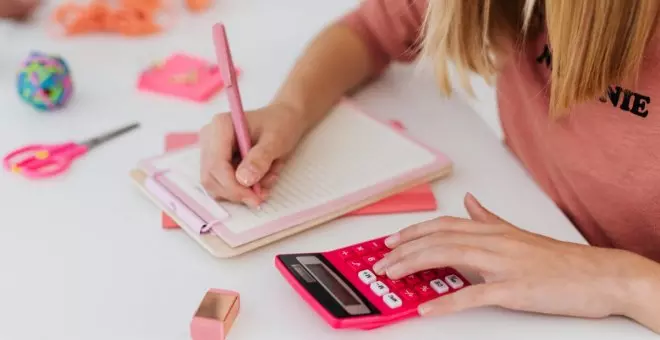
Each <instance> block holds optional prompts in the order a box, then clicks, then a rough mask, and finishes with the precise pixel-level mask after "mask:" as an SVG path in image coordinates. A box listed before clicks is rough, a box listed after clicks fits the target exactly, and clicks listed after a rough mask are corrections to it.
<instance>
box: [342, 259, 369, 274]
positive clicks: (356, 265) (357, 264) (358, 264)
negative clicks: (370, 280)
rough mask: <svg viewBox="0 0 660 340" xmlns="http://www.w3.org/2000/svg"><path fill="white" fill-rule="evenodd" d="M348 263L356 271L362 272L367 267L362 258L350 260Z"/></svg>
mask: <svg viewBox="0 0 660 340" xmlns="http://www.w3.org/2000/svg"><path fill="white" fill-rule="evenodd" d="M346 263H347V264H348V266H349V267H351V268H352V269H353V270H354V271H356V272H360V271H362V270H363V269H365V268H366V267H367V266H366V265H365V264H364V262H362V261H360V260H348V262H346Z"/></svg>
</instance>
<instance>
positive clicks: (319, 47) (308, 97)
mask: <svg viewBox="0 0 660 340" xmlns="http://www.w3.org/2000/svg"><path fill="white" fill-rule="evenodd" d="M371 64H372V61H371V58H370V55H369V52H368V50H367V47H366V45H365V43H364V42H363V41H361V40H360V38H359V37H358V36H357V35H356V34H355V33H353V32H352V31H351V30H350V29H349V28H348V27H346V26H344V25H342V24H340V23H337V24H333V25H331V26H329V27H327V28H326V29H325V30H323V31H322V32H321V33H320V34H319V35H318V36H317V37H316V38H315V39H314V40H313V41H312V42H311V43H310V44H309V46H308V47H307V49H306V51H305V52H304V53H303V55H302V56H301V57H300V58H299V59H298V61H297V62H296V64H295V66H294V67H293V70H292V71H291V72H290V74H289V76H288V78H287V79H286V81H285V82H284V84H283V85H282V87H281V88H280V90H279V91H278V93H277V95H276V96H275V98H274V100H273V101H274V102H275V103H282V104H285V105H288V106H290V107H292V108H293V109H294V110H295V111H296V112H298V113H300V114H301V119H304V121H305V124H306V126H307V127H310V126H313V125H315V124H316V123H317V122H318V121H320V120H321V119H322V118H323V117H324V116H325V114H326V113H327V112H328V111H329V110H330V109H331V108H332V106H333V105H335V104H336V103H337V101H338V100H339V99H341V98H342V97H343V96H344V95H345V94H346V93H347V92H349V91H351V90H353V89H355V88H356V87H358V86H359V85H361V84H362V83H364V82H365V81H367V79H369V78H370V76H371V75H372V73H373V72H372V69H373V67H372V65H371Z"/></svg>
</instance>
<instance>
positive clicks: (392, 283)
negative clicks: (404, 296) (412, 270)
mask: <svg viewBox="0 0 660 340" xmlns="http://www.w3.org/2000/svg"><path fill="white" fill-rule="evenodd" d="M385 283H386V284H387V285H388V286H390V287H392V289H401V288H404V287H405V286H406V284H405V283H403V281H401V280H392V279H387V280H385Z"/></svg>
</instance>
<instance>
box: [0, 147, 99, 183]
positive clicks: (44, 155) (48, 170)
mask: <svg viewBox="0 0 660 340" xmlns="http://www.w3.org/2000/svg"><path fill="white" fill-rule="evenodd" d="M87 150H88V148H87V146H85V145H80V144H77V143H74V142H68V143H63V144H57V145H40V144H33V145H28V146H25V147H22V148H19V149H16V150H14V151H13V152H11V153H9V154H8V155H7V156H5V158H4V160H3V165H4V167H5V168H6V169H7V170H9V171H12V172H16V173H20V174H22V175H24V176H26V177H28V178H33V179H37V178H46V177H53V176H55V175H58V174H60V173H62V172H64V171H66V170H67V169H68V168H69V167H70V166H71V163H72V162H73V161H74V160H75V159H76V158H78V157H79V156H81V155H83V154H84V153H86V152H87Z"/></svg>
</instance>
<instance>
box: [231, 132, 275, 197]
mask: <svg viewBox="0 0 660 340" xmlns="http://www.w3.org/2000/svg"><path fill="white" fill-rule="evenodd" d="M279 145H280V142H278V141H277V138H276V137H275V136H272V135H263V136H261V138H260V139H259V141H258V142H257V144H256V145H255V146H254V147H252V149H251V150H250V152H249V153H248V154H247V156H246V157H245V159H243V160H242V161H241V163H240V165H239V166H238V169H236V179H237V180H238V182H239V183H241V184H242V185H244V186H247V187H250V186H253V185H254V184H255V183H258V182H260V181H261V180H262V179H263V178H264V176H265V175H266V174H267V173H268V172H269V170H270V169H271V165H272V164H273V162H274V161H275V159H277V158H278V157H279V156H281V148H280V147H279Z"/></svg>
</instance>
